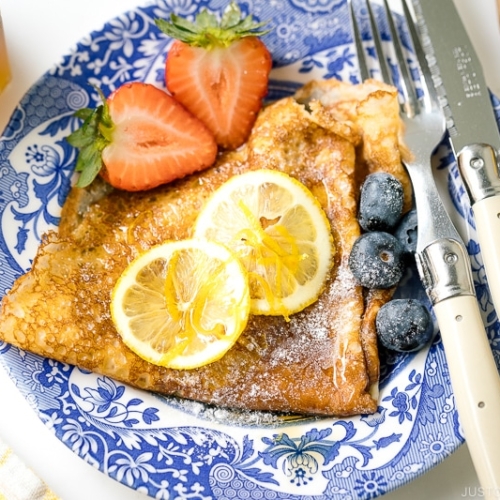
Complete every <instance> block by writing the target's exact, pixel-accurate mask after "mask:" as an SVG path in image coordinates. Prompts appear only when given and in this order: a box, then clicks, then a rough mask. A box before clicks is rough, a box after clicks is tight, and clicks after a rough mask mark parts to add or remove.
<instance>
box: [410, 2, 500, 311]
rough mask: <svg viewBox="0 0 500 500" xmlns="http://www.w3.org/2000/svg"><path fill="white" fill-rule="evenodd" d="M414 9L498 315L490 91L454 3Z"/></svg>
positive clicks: (497, 148)
mask: <svg viewBox="0 0 500 500" xmlns="http://www.w3.org/2000/svg"><path fill="white" fill-rule="evenodd" d="M413 5H414V10H415V14H416V16H417V18H418V19H419V28H420V31H421V35H422V42H423V45H424V50H425V52H426V54H427V57H428V60H429V65H430V67H431V71H432V73H433V80H434V84H435V86H436V90H437V91H438V94H439V96H440V100H441V103H442V107H443V111H444V113H445V116H446V119H447V127H448V131H449V138H450V142H451V146H452V149H453V152H454V154H455V156H456V158H457V163H458V167H459V170H460V173H461V176H462V179H463V181H464V183H465V185H466V187H467V190H468V193H469V197H470V200H471V204H472V210H473V213H474V220H475V224H476V231H477V238H478V241H479V246H480V248H481V256H482V259H483V263H484V267H485V272H486V278H487V281H488V287H489V289H490V293H491V297H492V301H493V305H494V306H495V309H496V311H497V314H498V315H500V178H499V173H498V159H499V154H500V133H499V131H498V125H497V122H496V118H495V114H494V112H493V106H492V103H491V99H490V94H489V90H488V86H487V84H486V80H485V77H484V74H483V70H482V67H481V63H480V61H479V58H478V56H477V54H476V51H475V50H474V47H473V45H472V43H471V41H470V39H469V37H468V35H467V32H466V29H465V27H464V25H463V22H462V20H461V18H460V15H459V13H458V11H457V10H456V7H455V4H454V2H453V0H414V1H413Z"/></svg>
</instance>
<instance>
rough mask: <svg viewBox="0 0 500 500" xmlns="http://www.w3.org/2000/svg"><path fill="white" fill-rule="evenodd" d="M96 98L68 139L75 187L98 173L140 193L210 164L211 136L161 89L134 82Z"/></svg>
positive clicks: (213, 149)
mask: <svg viewBox="0 0 500 500" xmlns="http://www.w3.org/2000/svg"><path fill="white" fill-rule="evenodd" d="M99 92H100V91H99ZM101 96H102V98H103V104H102V105H100V106H98V107H97V108H96V109H95V110H92V109H88V108H86V109H82V110H80V111H77V113H76V116H78V117H79V118H82V119H83V120H84V123H83V125H82V126H81V128H79V129H78V130H76V131H75V132H73V133H72V134H71V135H70V136H69V137H68V138H67V139H68V142H69V143H70V144H71V145H72V146H75V147H77V148H79V149H80V152H79V155H78V160H77V164H76V171H77V172H81V175H80V177H79V179H78V183H77V186H79V187H85V186H88V185H89V184H90V183H91V182H92V181H93V180H94V178H95V177H96V176H97V174H99V173H100V175H101V176H102V177H103V178H104V179H106V180H107V181H108V182H109V183H110V184H111V185H112V186H114V187H116V188H119V189H124V190H127V191H141V190H145V189H150V188H153V187H156V186H159V185H160V184H165V183H167V182H170V181H172V180H174V179H177V178H180V177H184V176H185V175H187V174H190V173H193V172H195V171H198V170H201V169H203V168H206V167H208V166H210V165H212V163H213V162H214V160H215V158H216V156H217V144H216V142H215V139H214V137H213V135H212V133H211V132H210V131H209V130H208V129H207V128H206V127H205V125H203V123H202V122H201V121H200V120H198V119H197V118H196V117H194V116H193V115H192V114H191V113H189V111H187V110H186V109H185V108H184V107H183V106H182V105H181V104H179V103H178V102H177V101H176V100H175V99H174V98H173V97H171V96H169V95H168V94H167V93H166V92H164V91H163V90H161V89H159V88H156V87H154V86H153V85H150V84H147V83H139V82H135V83H127V84H124V85H123V86H121V87H120V88H118V89H117V90H115V91H114V92H113V93H112V94H111V95H110V96H109V97H108V99H105V98H104V96H103V95H102V93H101Z"/></svg>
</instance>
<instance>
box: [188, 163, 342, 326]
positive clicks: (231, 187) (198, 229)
mask: <svg viewBox="0 0 500 500" xmlns="http://www.w3.org/2000/svg"><path fill="white" fill-rule="evenodd" d="M266 196H268V198H267V199H266ZM263 220H264V221H265V222H264V223H263V222H262V221H263ZM256 225H260V229H259V228H256ZM194 236H195V237H198V238H201V237H202V238H206V239H209V240H213V241H217V242H220V243H222V244H224V245H225V246H227V247H229V248H230V249H231V250H232V251H234V252H235V253H236V254H237V255H239V257H240V259H242V261H243V263H244V265H245V267H246V269H247V271H248V272H249V275H250V283H251V297H252V303H251V313H252V314H264V315H283V316H285V317H288V315H290V314H293V313H295V312H299V311H301V310H303V309H304V308H305V307H307V306H308V305H310V304H312V303H313V302H315V301H316V300H317V298H318V297H319V295H320V293H321V291H322V290H323V288H324V286H325V282H326V280H327V277H328V274H329V272H330V270H331V267H332V263H333V255H334V252H335V248H334V245H333V237H332V233H331V226H330V222H329V220H328V218H327V216H326V214H325V212H324V210H323V208H322V207H321V205H320V203H319V202H318V200H317V199H316V197H315V196H314V195H313V194H312V193H311V191H310V190H309V189H308V188H307V187H306V186H305V185H304V184H302V183H301V182H299V181H298V180H296V179H295V178H293V177H291V176H289V175H288V174H285V173H284V172H280V171H276V170H255V171H250V172H246V173H244V174H241V175H239V176H234V177H232V178H231V179H230V180H228V181H227V182H226V183H224V184H223V185H222V186H221V187H220V188H219V189H217V191H215V192H214V194H213V195H212V196H211V197H210V198H209V200H208V201H207V203H206V204H205V206H204V207H203V209H202V211H201V213H200V214H199V216H198V218H197V220H196V223H195V228H194ZM264 239H267V241H266V242H263V240H264ZM252 244H253V245H254V246H255V247H259V250H255V251H254V252H251V253H252V255H251V256H249V249H248V247H249V246H252ZM260 247H262V248H264V247H265V251H264V252H263V251H261V248H260ZM274 250H276V253H277V254H280V253H281V254H282V255H280V256H279V257H275V260H276V261H281V262H280V263H279V265H274V264H273V263H272V262H271V264H268V265H266V262H267V261H269V258H268V257H266V256H265V255H263V254H264V253H265V252H267V253H270V254H272V253H273V251H274ZM287 251H289V254H290V255H291V257H290V255H286V253H287ZM254 254H256V255H257V260H259V259H260V260H261V262H263V263H264V264H262V265H261V264H259V263H256V262H255V259H254V256H255V255H254ZM252 259H254V260H252ZM266 259H267V261H266ZM286 259H288V260H289V262H292V264H290V265H289V264H288V263H287V262H285V260H286ZM307 259H309V264H310V265H309V264H308V261H307ZM249 260H252V262H250V263H249ZM271 260H272V259H271ZM308 265H309V267H310V268H311V269H312V271H310V270H308V272H312V275H311V276H308V275H307V272H306V273H305V274H306V276H302V274H304V273H302V271H301V267H302V268H304V269H305V270H307V268H308ZM301 279H302V281H303V283H300V282H299V281H300V280H301ZM252 282H253V286H252ZM256 287H257V288H259V292H258V293H255V288H256ZM288 288H289V289H290V291H288Z"/></svg>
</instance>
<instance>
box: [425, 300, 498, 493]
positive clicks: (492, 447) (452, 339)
mask: <svg viewBox="0 0 500 500" xmlns="http://www.w3.org/2000/svg"><path fill="white" fill-rule="evenodd" d="M434 312H435V314H436V317H437V320H438V324H439V328H440V330H441V337H442V340H443V345H444V350H445V353H446V359H447V361H448V368H449V371H450V378H451V382H452V386H453V391H454V394H455V401H456V405H457V409H458V413H459V416H460V421H461V425H462V428H463V430H464V435H465V438H466V440H467V444H468V447H469V450H470V454H471V457H472V461H473V463H474V466H475V469H476V472H477V475H478V477H479V482H480V484H481V486H482V488H483V492H484V494H485V498H497V496H495V494H496V495H498V492H500V432H499V424H498V422H499V418H500V376H499V373H498V369H497V366H496V364H495V360H494V358H493V354H492V351H491V347H490V344H489V341H488V337H487V336H486V332H485V328H484V324H483V320H482V318H481V313H480V311H479V306H478V302H477V299H476V297H475V296H474V295H456V296H454V297H450V298H448V299H445V300H443V301H441V302H438V303H436V304H434ZM488 495H489V496H488Z"/></svg>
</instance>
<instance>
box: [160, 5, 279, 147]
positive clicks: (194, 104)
mask: <svg viewBox="0 0 500 500" xmlns="http://www.w3.org/2000/svg"><path fill="white" fill-rule="evenodd" d="M156 24H157V26H158V27H159V28H160V29H161V30H162V31H163V32H164V33H165V34H167V35H168V36H170V37H172V38H175V39H176V40H175V41H174V42H173V44H172V47H171V48H170V50H169V52H168V54H167V61H166V65H165V83H166V86H167V89H168V90H169V92H170V93H171V94H172V95H173V96H174V97H175V98H176V99H177V100H178V101H179V102H181V103H182V104H183V105H184V106H185V107H186V108H187V109H188V110H189V111H191V113H193V114H194V115H195V116H197V117H198V118H199V119H200V120H201V121H202V122H203V123H204V124H205V125H206V126H207V127H208V129H209V130H211V131H212V133H213V134H214V136H215V139H216V141H217V144H219V146H222V147H223V148H227V149H233V148H237V147H238V146H240V145H241V144H243V142H245V140H246V139H247V138H248V135H249V134H250V130H251V129H252V126H253V124H254V122H255V119H256V117H257V113H258V111H259V110H260V108H261V107H262V99H263V97H264V96H265V95H266V94H267V88H268V81H269V72H270V71H271V66H272V59H271V55H270V54H269V51H268V50H267V48H266V46H265V45H264V43H263V42H262V41H261V40H260V39H259V38H257V37H258V36H261V35H263V34H265V33H267V32H266V31H259V29H260V28H261V27H262V26H263V25H264V24H265V23H256V22H254V21H253V19H252V16H249V17H245V18H242V15H241V11H240V9H239V7H238V6H237V5H236V4H235V3H231V4H230V5H229V7H228V9H227V10H226V11H225V12H224V14H223V16H222V19H221V21H220V23H219V22H218V21H217V18H216V16H215V15H214V14H212V13H209V12H208V11H207V10H206V9H204V10H202V11H201V12H200V13H199V14H198V15H197V16H196V19H195V22H194V23H192V22H190V21H187V20H185V19H183V18H181V17H178V16H176V15H175V14H172V15H171V18H170V22H169V21H166V20H162V19H157V20H156Z"/></svg>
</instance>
